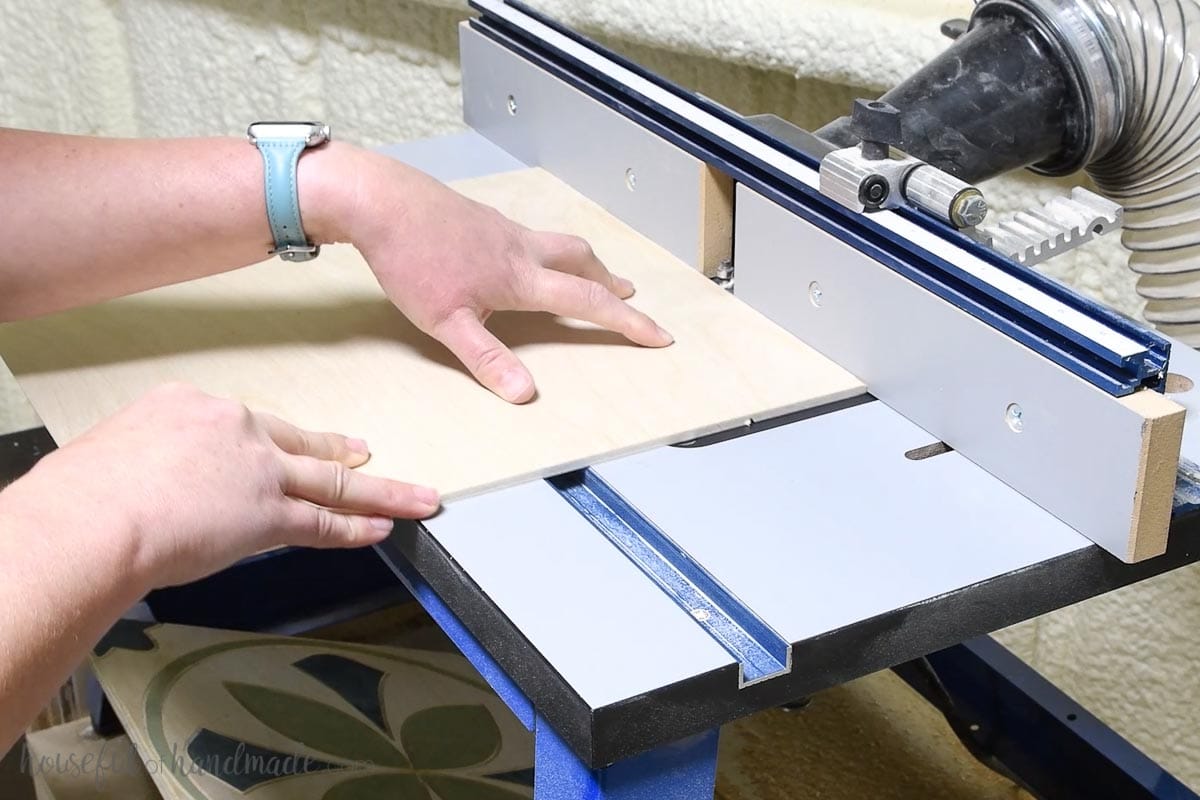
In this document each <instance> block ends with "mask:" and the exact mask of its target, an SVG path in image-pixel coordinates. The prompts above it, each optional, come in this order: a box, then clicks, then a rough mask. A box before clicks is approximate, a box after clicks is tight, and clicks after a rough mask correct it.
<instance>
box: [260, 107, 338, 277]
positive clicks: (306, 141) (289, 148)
mask: <svg viewBox="0 0 1200 800" xmlns="http://www.w3.org/2000/svg"><path fill="white" fill-rule="evenodd" d="M246 137H247V138H248V139H249V140H250V143H251V144H253V145H254V146H255V147H257V148H258V151H259V152H260V153H262V157H263V172H264V174H265V183H266V190H267V222H269V223H270V225H271V236H272V237H273V238H274V240H275V247H274V248H273V249H271V250H270V251H269V254H270V255H273V256H279V257H280V258H282V259H284V260H285V261H308V260H310V259H313V258H316V257H317V256H318V255H319V254H320V252H321V248H320V246H319V245H314V244H313V243H312V242H311V241H309V239H308V237H307V236H306V235H305V234H304V225H303V223H302V222H301V220H300V194H299V192H298V191H297V188H296V166H297V164H298V163H299V162H300V155H301V154H302V153H303V152H304V151H305V150H307V149H309V148H311V147H320V146H321V145H323V144H325V142H327V141H329V126H328V125H326V124H324V123H322V122H255V123H254V124H252V125H251V126H250V127H249V128H247V129H246Z"/></svg>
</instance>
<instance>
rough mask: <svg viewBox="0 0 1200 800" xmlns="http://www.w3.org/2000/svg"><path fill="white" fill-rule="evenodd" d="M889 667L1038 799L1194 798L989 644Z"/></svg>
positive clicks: (971, 645) (1016, 660)
mask: <svg viewBox="0 0 1200 800" xmlns="http://www.w3.org/2000/svg"><path fill="white" fill-rule="evenodd" d="M925 661H926V662H927V664H928V666H929V667H930V668H932V672H933V673H934V674H935V675H936V678H935V679H933V680H930V679H929V678H928V675H923V674H922V670H921V669H920V668H919V666H918V665H916V664H913V663H909V664H903V665H900V666H898V667H896V668H895V671H896V673H897V674H898V675H900V677H902V678H904V680H906V681H907V682H908V683H909V684H910V685H912V687H913V688H914V689H916V690H917V691H918V692H919V693H921V694H922V695H923V696H924V697H925V698H926V699H927V700H929V701H930V702H931V703H933V705H935V706H937V707H938V708H940V709H941V710H942V712H943V713H945V714H946V716H947V718H948V720H949V721H950V724H951V726H952V727H953V728H954V729H955V731H956V732H957V733H958V734H959V736H960V737H961V738H962V739H963V741H964V744H966V745H967V747H968V748H969V749H970V750H971V751H972V752H973V753H974V754H975V755H976V756H977V757H978V758H980V759H981V760H983V761H985V763H987V762H991V763H992V764H993V765H994V766H999V767H1001V771H1003V772H1005V773H1007V774H1009V775H1010V776H1012V777H1014V778H1016V779H1018V780H1019V781H1020V782H1021V783H1022V784H1024V786H1025V788H1026V789H1027V790H1028V791H1030V792H1031V793H1032V794H1034V795H1035V796H1037V797H1045V798H1055V800H1059V799H1060V798H1061V799H1062V800H1198V798H1200V796H1198V795H1197V794H1196V793H1195V792H1193V791H1192V790H1191V789H1189V788H1188V787H1187V786H1185V785H1184V784H1183V783H1181V782H1180V781H1179V780H1177V779H1176V778H1175V777H1173V776H1172V775H1171V774H1170V773H1168V772H1167V771H1166V770H1164V769H1163V768H1162V767H1160V766H1159V765H1158V764H1156V763H1155V762H1154V761H1152V760H1151V759H1150V758H1148V757H1147V756H1146V755H1145V754H1144V753H1142V752H1141V751H1140V750H1138V749H1137V748H1136V747H1134V746H1133V745H1132V744H1130V743H1129V742H1128V741H1126V740H1125V739H1124V738H1122V737H1121V736H1120V735H1118V734H1117V733H1116V732H1115V731H1113V730H1112V729H1111V728H1109V727H1108V726H1107V725H1105V724H1104V723H1103V722H1101V721H1100V720H1098V719H1097V718H1096V717H1095V716H1093V715H1092V714H1090V713H1089V712H1088V711H1087V709H1085V708H1083V707H1082V706H1081V705H1079V704H1078V703H1076V702H1075V701H1074V700H1072V699H1071V698H1070V697H1068V696H1067V695H1066V694H1064V693H1063V692H1062V691H1060V690H1059V689H1058V688H1057V687H1056V686H1054V684H1052V683H1050V682H1049V681H1048V680H1046V679H1045V678H1043V677H1042V676H1041V675H1039V674H1038V673H1037V672H1036V671H1035V670H1034V669H1033V668H1032V667H1030V666H1029V665H1027V664H1026V663H1025V662H1023V661H1022V660H1021V659H1019V658H1017V656H1015V655H1013V654H1012V653H1010V652H1009V651H1008V650H1006V649H1005V648H1004V647H1003V646H1002V645H1000V644H999V643H997V642H996V641H995V640H993V639H991V638H990V637H987V636H983V637H980V638H977V639H972V640H970V641H967V642H964V643H963V644H960V645H957V646H955V647H950V648H947V649H945V650H941V651H938V652H936V653H933V654H932V655H930V656H928V657H927V658H926V659H925Z"/></svg>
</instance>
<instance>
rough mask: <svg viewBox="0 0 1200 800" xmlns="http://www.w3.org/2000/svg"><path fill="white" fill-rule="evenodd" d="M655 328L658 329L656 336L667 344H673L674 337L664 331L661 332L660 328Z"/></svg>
mask: <svg viewBox="0 0 1200 800" xmlns="http://www.w3.org/2000/svg"><path fill="white" fill-rule="evenodd" d="M655 327H657V328H658V335H659V336H661V337H662V338H663V339H665V340H666V343H667V344H675V337H674V336H672V335H671V334H669V333H667V332H666V331H665V330H663V328H662V327H661V326H655Z"/></svg>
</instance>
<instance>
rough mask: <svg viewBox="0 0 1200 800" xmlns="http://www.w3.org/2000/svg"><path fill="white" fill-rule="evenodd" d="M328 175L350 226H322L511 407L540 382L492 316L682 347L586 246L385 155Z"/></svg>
mask: <svg viewBox="0 0 1200 800" xmlns="http://www.w3.org/2000/svg"><path fill="white" fill-rule="evenodd" d="M335 152H336V151H335ZM315 163H316V162H315V161H314V164H315ZM326 164H328V165H329V166H328V167H326V169H328V170H329V172H328V174H327V175H326V176H322V175H321V173H320V172H319V171H318V172H316V173H315V174H314V180H315V182H316V184H317V185H318V186H319V185H322V184H324V185H326V186H334V185H336V186H338V187H341V188H340V189H338V190H332V189H330V190H327V191H340V192H342V193H343V201H342V202H340V203H334V204H333V206H332V207H333V208H335V209H339V210H340V212H341V218H340V219H337V220H333V221H332V222H331V224H328V225H325V226H324V228H323V229H324V230H325V236H324V238H326V239H327V240H333V241H349V242H352V243H353V244H354V245H355V246H356V247H357V248H358V250H359V251H360V252H361V253H362V254H363V256H364V258H366V260H367V262H368V263H369V264H370V265H371V269H372V270H373V271H374V272H375V275H376V277H377V278H378V279H379V283H380V285H381V286H382V287H383V289H384V291H385V292H386V293H387V296H388V298H389V299H391V301H392V302H393V303H394V304H395V305H396V307H397V308H399V309H400V310H401V311H402V312H403V313H404V314H405V315H406V316H407V317H408V318H409V319H410V320H412V322H413V324H415V325H416V326H417V327H418V328H420V329H421V330H422V331H424V332H425V333H427V334H429V335H430V336H432V337H434V338H436V339H437V340H438V341H440V342H442V343H443V344H444V345H446V347H447V348H449V349H450V351H451V352H453V353H454V355H455V356H456V357H457V358H458V359H459V360H460V361H461V362H462V363H463V364H464V365H465V366H466V367H467V369H468V370H470V372H471V374H472V375H474V376H475V378H476V379H477V380H478V381H479V382H480V383H482V384H483V385H484V386H486V387H487V388H488V389H490V390H491V391H493V392H495V393H496V394H498V395H499V396H500V397H503V398H504V399H505V400H508V401H509V402H513V403H523V402H526V401H528V400H530V399H531V398H532V397H533V396H534V392H535V387H534V379H533V377H532V376H531V375H530V374H529V371H528V369H526V368H525V366H524V365H523V364H522V363H521V362H520V360H519V359H518V358H517V357H516V356H515V355H514V354H513V353H512V351H511V350H509V349H508V348H507V347H506V346H505V345H504V343H503V342H501V341H500V340H499V339H497V338H496V337H495V336H494V335H492V334H491V333H490V332H489V331H488V330H487V328H486V327H484V323H485V322H486V321H487V318H488V316H489V315H490V314H491V313H492V312H493V311H545V312H550V313H552V314H557V315H559V316H564V317H571V318H574V319H579V320H583V321H586V322H591V323H593V324H596V325H599V326H601V327H603V328H606V329H608V330H611V331H615V332H617V333H621V334H623V335H624V336H625V337H626V338H628V339H629V340H630V341H633V342H635V343H637V344H640V345H644V346H647V347H665V346H667V345H669V344H671V342H672V341H673V340H672V338H671V335H670V334H669V333H667V332H666V331H664V330H663V329H662V328H660V327H659V326H658V325H657V324H655V322H654V321H653V320H652V319H650V318H649V317H648V316H646V315H645V314H643V313H642V312H640V311H637V310H636V309H634V308H633V307H632V306H630V305H629V304H627V303H625V302H624V300H625V299H626V298H628V297H630V296H631V295H632V294H633V291H634V287H633V285H632V284H631V283H630V282H629V281H627V280H625V279H623V278H619V277H616V276H614V275H613V274H611V273H610V272H609V271H608V270H607V269H606V268H605V266H604V265H603V264H602V263H600V261H599V259H597V258H596V256H595V254H594V253H593V252H592V248H591V247H590V246H589V245H588V243H587V242H586V241H584V240H583V239H580V238H578V237H576V236H569V235H564V234H558V233H540V232H535V231H531V230H528V229H527V228H524V227H522V226H520V225H518V224H517V223H515V222H513V221H512V220H510V219H508V218H507V217H505V216H504V215H502V214H501V213H500V212H498V211H496V210H495V209H493V208H491V207H489V206H486V205H483V204H481V203H477V202H475V201H473V200H470V199H468V198H466V197H464V196H463V195H461V194H459V193H458V192H455V191H453V190H452V189H450V188H449V187H447V186H445V185H444V184H442V183H439V182H438V181H435V180H434V179H432V178H430V177H428V176H427V175H425V174H423V173H421V172H419V171H417V170H414V169H412V168H411V167H408V166H405V165H404V164H402V163H400V162H398V161H395V160H394V159H390V158H386V157H384V156H381V155H376V154H373V153H368V152H365V151H359V150H345V151H342V152H341V153H340V154H339V156H338V157H337V158H330V159H328V160H327V161H326ZM334 175H338V176H340V177H339V178H334V177H333V176H334ZM349 176H353V177H352V178H351V177H349ZM326 196H328V195H327V194H326ZM301 200H302V204H303V200H304V198H303V197H302V198H301ZM313 202H314V204H315V203H316V202H317V201H316V200H314V201H313Z"/></svg>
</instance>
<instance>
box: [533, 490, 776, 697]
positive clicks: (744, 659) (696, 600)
mask: <svg viewBox="0 0 1200 800" xmlns="http://www.w3.org/2000/svg"><path fill="white" fill-rule="evenodd" d="M548 482H549V483H550V485H551V486H553V487H554V488H555V489H556V490H557V491H558V493H559V494H560V495H562V497H563V499H565V500H566V501H567V502H568V503H570V504H571V506H572V507H573V508H574V509H575V510H576V511H578V512H579V513H580V514H581V515H582V516H583V517H584V518H585V519H587V520H588V522H590V523H591V524H592V525H593V526H594V527H595V528H596V530H598V531H600V533H602V534H603V535H604V536H605V538H607V539H608V540H609V541H610V542H612V544H613V545H614V546H615V547H616V548H617V549H618V550H620V551H621V552H622V553H624V554H625V556H626V557H627V558H629V560H630V561H632V562H633V563H634V564H635V565H637V567H638V568H639V569H640V570H641V571H642V572H643V573H645V575H646V576H647V577H648V578H650V580H651V581H653V582H654V583H655V584H656V585H657V586H658V588H659V589H661V590H662V591H663V592H664V593H665V594H666V595H667V596H669V597H670V598H671V599H672V600H673V601H674V602H675V604H676V605H678V606H679V607H680V608H681V609H682V610H683V611H684V612H686V613H687V614H688V615H690V616H691V618H692V619H693V620H695V622H696V624H697V625H699V626H700V627H701V628H703V629H704V631H705V632H706V633H708V635H709V636H711V637H712V638H713V639H714V640H716V642H717V643H718V644H720V645H721V646H722V647H723V648H724V649H725V650H726V651H727V652H728V653H729V654H730V655H731V656H733V657H734V658H735V659H737V661H738V664H739V665H740V667H741V669H740V674H739V686H749V685H751V684H754V683H760V682H762V681H765V680H768V679H770V678H774V677H778V676H780V675H786V674H787V673H788V672H790V671H791V668H792V660H791V646H790V645H789V644H788V642H787V640H786V639H784V638H783V637H782V636H781V635H779V634H778V633H777V632H776V631H774V630H773V629H772V628H771V627H770V626H769V625H767V623H766V622H764V621H763V620H762V618H760V617H759V616H758V614H756V613H755V612H754V610H753V609H751V608H750V607H749V606H747V605H746V604H745V603H743V602H741V601H740V600H739V599H738V598H736V597H735V596H734V595H733V594H732V593H731V592H730V591H729V590H728V589H726V588H725V587H724V586H722V585H721V583H720V582H719V581H717V579H716V578H714V577H713V576H712V575H711V574H710V573H709V572H708V571H707V570H706V569H705V568H704V567H703V566H702V565H701V564H699V563H697V562H696V561H695V560H694V559H693V558H692V557H691V556H689V555H688V554H687V552H685V551H684V550H682V549H681V548H680V547H679V546H678V545H676V544H675V543H674V542H673V541H671V539H670V538H669V537H668V536H667V535H666V534H664V533H663V532H662V531H661V530H659V529H658V528H657V527H656V526H655V525H654V524H653V523H652V522H650V521H649V520H648V519H646V518H645V517H643V516H642V515H641V513H639V512H638V510H637V509H636V508H634V507H633V506H632V505H630V504H629V503H628V502H627V501H626V500H625V498H623V497H621V495H620V494H619V493H617V492H616V491H615V490H614V489H613V488H612V487H611V486H609V485H608V484H607V483H605V482H604V480H603V479H602V478H600V477H599V476H598V475H596V474H595V473H594V472H592V471H591V470H587V469H585V470H580V471H577V472H571V473H567V474H566V475H560V476H557V477H554V478H550V479H549V481H548Z"/></svg>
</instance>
